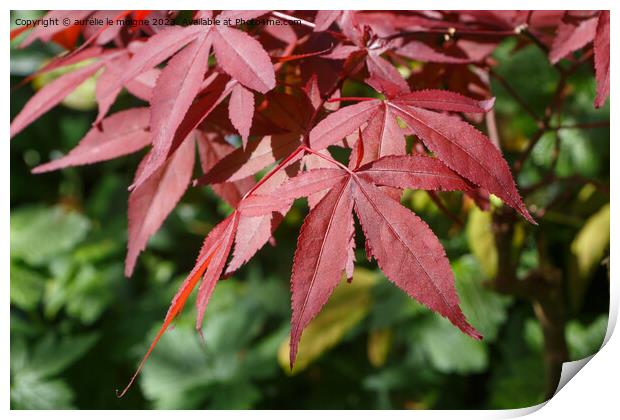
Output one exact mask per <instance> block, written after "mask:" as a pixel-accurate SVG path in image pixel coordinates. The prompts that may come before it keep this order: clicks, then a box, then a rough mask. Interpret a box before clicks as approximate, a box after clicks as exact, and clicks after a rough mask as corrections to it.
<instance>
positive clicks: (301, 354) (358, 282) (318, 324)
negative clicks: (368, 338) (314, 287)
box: [278, 269, 377, 374]
mask: <svg viewBox="0 0 620 420" xmlns="http://www.w3.org/2000/svg"><path fill="white" fill-rule="evenodd" d="M376 280H377V276H376V275H375V274H374V273H373V272H370V271H367V270H363V269H356V270H355V272H354V273H353V281H352V282H351V283H350V284H349V283H347V282H341V283H340V285H339V286H338V287H336V289H334V293H333V294H332V295H331V297H330V298H329V301H328V302H327V304H326V305H325V306H324V307H323V309H321V312H320V313H319V315H317V317H316V318H314V319H313V320H312V322H310V324H309V325H308V327H306V329H305V330H304V332H303V334H302V336H301V341H300V344H299V351H298V353H297V360H296V362H295V367H294V368H293V371H292V372H291V371H290V366H289V339H286V340H284V341H283V342H282V344H281V345H280V349H279V350H278V362H279V363H280V366H281V367H282V369H283V370H284V371H285V372H286V373H292V374H296V373H299V372H301V371H303V370H304V369H306V368H307V367H308V366H309V365H310V364H311V363H312V362H313V361H314V360H316V359H317V358H319V357H320V356H321V355H322V354H323V353H325V352H326V351H327V350H329V349H331V348H332V347H334V346H336V345H337V344H338V343H340V341H342V339H343V338H344V336H345V335H346V333H347V332H349V331H350V330H351V329H352V328H353V327H354V326H355V325H357V323H358V322H359V321H360V320H362V319H363V318H364V317H365V316H366V315H367V314H368V312H369V311H370V308H371V305H372V295H371V290H372V287H373V286H374V284H375V283H376Z"/></svg>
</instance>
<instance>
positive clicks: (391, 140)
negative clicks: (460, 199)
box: [309, 78, 535, 223]
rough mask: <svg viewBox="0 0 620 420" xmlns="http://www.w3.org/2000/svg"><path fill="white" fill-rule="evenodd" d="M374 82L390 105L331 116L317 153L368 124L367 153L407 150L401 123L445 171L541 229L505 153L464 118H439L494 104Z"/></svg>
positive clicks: (315, 144) (317, 137)
mask: <svg viewBox="0 0 620 420" xmlns="http://www.w3.org/2000/svg"><path fill="white" fill-rule="evenodd" d="M368 82H369V83H371V84H373V85H374V86H375V87H376V88H377V90H380V91H382V92H384V94H385V95H386V96H387V99H385V100H379V99H369V100H364V101H362V102H360V103H358V104H355V105H350V106H347V107H344V108H341V109H340V110H338V111H336V112H334V113H333V114H331V115H329V116H328V117H327V118H325V119H323V120H322V121H321V122H320V123H318V124H317V125H316V126H315V127H314V129H313V130H312V131H311V132H310V139H309V140H310V141H309V143H310V147H311V148H312V149H314V150H322V149H325V148H326V147H327V146H330V145H332V144H335V143H336V142H338V141H340V140H341V139H343V138H345V137H347V136H349V135H350V134H351V133H353V132H354V131H356V130H358V129H359V128H360V127H362V126H363V125H364V124H367V125H366V127H367V129H365V131H368V135H367V136H365V137H364V139H365V141H367V142H368V143H369V145H368V146H366V145H365V147H364V149H368V150H375V151H378V152H375V153H377V154H378V156H377V157H379V156H380V154H381V150H382V149H383V148H387V149H388V150H393V149H394V148H399V150H402V142H404V137H401V136H400V135H397V134H398V131H399V130H398V129H397V126H396V124H397V120H396V118H397V117H398V118H399V119H400V120H401V121H402V122H403V123H404V124H406V125H407V126H408V129H409V130H411V132H412V133H413V134H415V135H416V136H417V137H418V138H419V139H420V141H422V143H424V145H425V146H426V147H427V148H428V149H429V150H430V151H431V152H432V153H433V154H434V155H435V156H436V157H437V158H439V159H440V160H441V161H442V162H443V163H444V164H445V165H447V166H448V167H449V168H451V169H452V170H454V171H455V172H457V173H458V174H459V175H461V176H462V177H463V178H466V179H468V180H469V181H470V182H472V183H473V184H475V185H477V186H479V187H482V188H484V189H486V190H487V191H489V192H490V193H492V194H495V195H496V196H498V197H499V198H501V199H502V200H503V201H504V202H505V203H506V204H508V205H509V206H511V207H513V208H514V209H515V210H517V211H518V212H519V213H521V214H522V215H523V217H525V218H526V219H527V220H528V221H530V222H531V223H535V221H534V219H532V217H531V216H530V214H529V212H528V211H527V209H526V207H525V204H524V203H523V201H522V200H521V197H520V196H519V193H518V191H517V188H516V185H515V182H514V180H513V178H512V175H511V173H510V169H509V167H508V164H507V163H506V161H505V160H504V158H503V156H502V154H501V152H500V151H499V149H498V148H497V147H495V146H494V145H493V143H492V142H491V141H490V140H489V139H488V138H487V137H486V136H485V135H484V134H482V133H481V132H480V131H478V130H477V129H476V128H474V127H473V126H471V125H470V124H468V123H467V122H465V121H463V120H462V119H461V118H459V117H457V116H453V115H447V114H444V113H440V112H436V111H452V112H469V113H471V112H478V113H484V112H486V111H488V110H489V109H490V108H491V107H492V105H493V100H486V101H477V100H474V99H471V98H467V97H465V96H462V95H460V94H457V93H454V92H449V91H441V90H422V91H414V92H408V91H406V90H401V89H400V86H398V85H394V84H392V83H390V82H388V81H386V80H383V79H379V78H373V79H370V80H369V81H368ZM431 110H433V111H431ZM377 119H378V120H379V121H378V122H377V121H376V120H377ZM368 126H370V127H371V129H368Z"/></svg>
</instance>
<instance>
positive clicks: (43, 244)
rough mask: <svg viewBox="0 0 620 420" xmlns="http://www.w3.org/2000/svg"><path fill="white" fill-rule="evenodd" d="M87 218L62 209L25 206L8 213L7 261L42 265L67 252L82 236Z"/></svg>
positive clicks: (88, 226) (87, 226)
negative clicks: (9, 234)
mask: <svg viewBox="0 0 620 420" xmlns="http://www.w3.org/2000/svg"><path fill="white" fill-rule="evenodd" d="M89 228H90V223H89V221H88V219H86V218H85V217H84V216H82V215H80V214H79V213H76V212H70V211H67V210H65V209H63V208H62V207H49V208H47V207H29V208H22V209H19V210H15V211H12V212H11V239H10V246H11V258H12V259H13V258H19V259H22V260H24V261H26V262H27V263H28V264H32V265H42V264H45V263H48V262H50V261H51V260H52V259H53V258H55V257H57V256H59V255H61V254H63V253H65V252H67V251H69V250H70V249H72V248H73V247H74V246H75V245H76V244H77V243H79V242H80V241H81V240H82V239H84V237H85V236H86V234H87V232H88V230H89Z"/></svg>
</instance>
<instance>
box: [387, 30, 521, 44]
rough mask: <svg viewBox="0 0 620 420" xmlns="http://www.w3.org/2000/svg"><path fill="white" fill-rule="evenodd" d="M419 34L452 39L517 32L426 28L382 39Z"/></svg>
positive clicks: (515, 33) (512, 34)
mask: <svg viewBox="0 0 620 420" xmlns="http://www.w3.org/2000/svg"><path fill="white" fill-rule="evenodd" d="M420 34H441V35H446V36H447V37H450V38H454V37H456V36H457V35H476V36H515V35H518V32H515V30H512V31H508V30H502V31H493V30H485V29H456V28H454V27H449V28H445V29H433V28H427V29H418V30H412V31H403V32H397V33H394V34H391V35H387V36H385V37H383V38H382V39H383V40H385V41H391V40H393V39H396V38H404V37H408V36H414V35H420Z"/></svg>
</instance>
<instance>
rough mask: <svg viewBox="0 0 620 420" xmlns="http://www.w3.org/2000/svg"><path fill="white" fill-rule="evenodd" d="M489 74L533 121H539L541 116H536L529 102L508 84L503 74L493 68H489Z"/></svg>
mask: <svg viewBox="0 0 620 420" xmlns="http://www.w3.org/2000/svg"><path fill="white" fill-rule="evenodd" d="M489 75H490V76H491V77H493V78H494V79H495V80H497V81H498V82H499V84H500V85H502V87H503V88H504V90H505V91H506V92H507V93H508V94H510V96H512V97H513V99H514V100H515V101H517V102H518V103H519V105H521V108H523V110H524V111H525V112H526V113H527V114H528V115H529V116H530V117H532V118H533V119H534V121H536V122H537V123H540V120H541V118H540V117H539V116H538V114H537V113H536V112H535V111H534V110H533V109H532V108H531V107H530V106H529V104H528V103H527V102H526V101H525V100H524V99H523V98H522V97H521V95H519V94H518V93H517V91H516V90H515V89H514V88H513V87H512V86H511V85H510V83H508V81H507V80H506V79H505V78H504V77H503V76H501V75H500V74H498V73H497V72H496V71H494V70H493V69H490V70H489Z"/></svg>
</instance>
